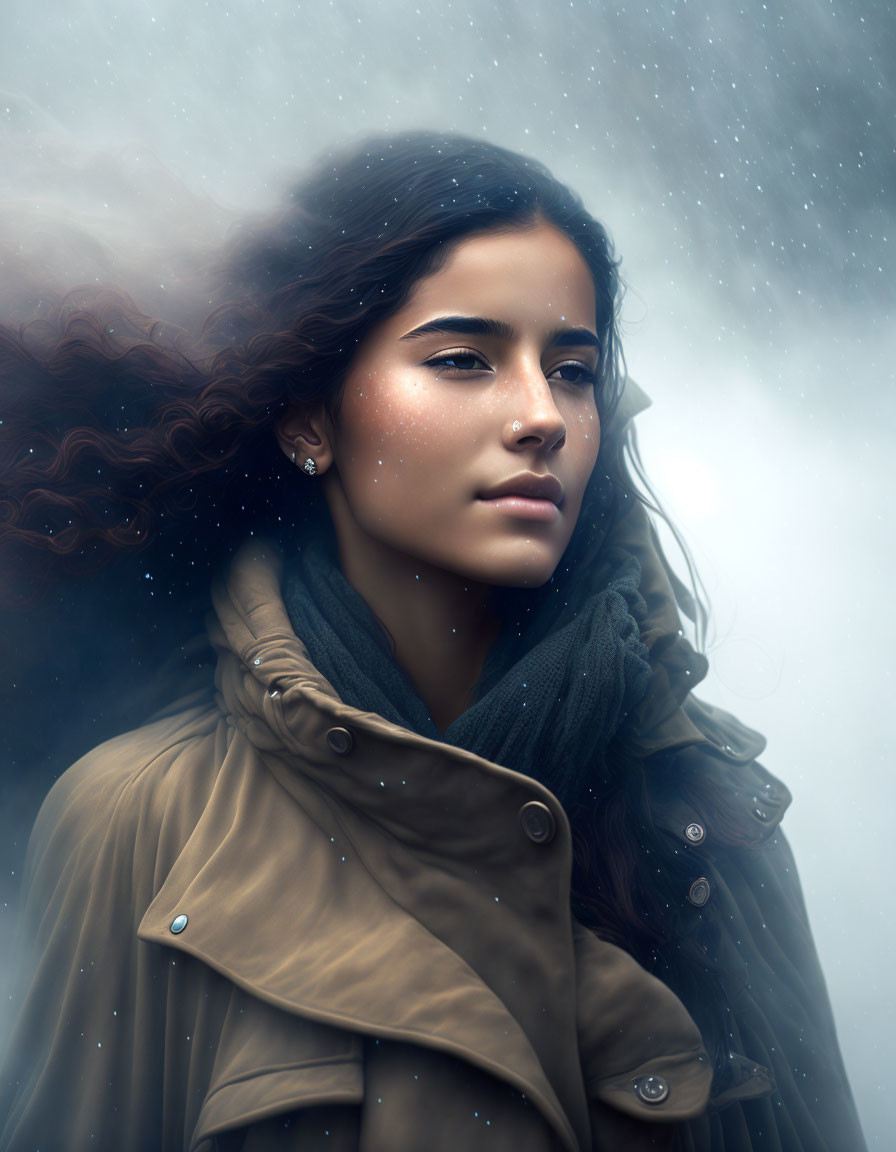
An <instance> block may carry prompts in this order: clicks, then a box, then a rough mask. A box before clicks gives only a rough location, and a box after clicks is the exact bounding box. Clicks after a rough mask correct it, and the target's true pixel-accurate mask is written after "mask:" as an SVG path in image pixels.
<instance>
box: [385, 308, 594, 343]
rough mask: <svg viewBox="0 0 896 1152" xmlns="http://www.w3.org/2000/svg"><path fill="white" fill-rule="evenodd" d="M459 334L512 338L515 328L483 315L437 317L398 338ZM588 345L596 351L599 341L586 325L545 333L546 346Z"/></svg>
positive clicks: (414, 338) (501, 338)
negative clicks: (546, 337) (546, 336)
mask: <svg viewBox="0 0 896 1152" xmlns="http://www.w3.org/2000/svg"><path fill="white" fill-rule="evenodd" d="M457 333H462V334H464V335H466V336H494V337H497V339H499V340H513V339H514V337H515V336H516V330H515V329H514V328H513V326H512V325H510V324H507V323H505V322H504V321H503V320H489V319H486V317H484V316H438V317H437V318H436V319H435V320H429V321H428V322H427V323H426V324H421V325H420V327H419V328H412V329H411V331H410V332H406V333H405V334H404V336H402V337H401V339H402V340H417V339H419V338H420V337H421V336H433V335H445V336H450V335H454V334H457ZM570 344H573V345H576V346H579V345H582V344H585V345H588V346H589V347H591V348H596V349H597V350H598V352H599V351H600V340H599V339H598V337H597V336H595V334H594V333H593V332H592V331H591V330H590V329H589V328H565V327H560V328H555V329H554V330H553V331H552V332H549V333H548V346H549V347H557V346H564V345H570Z"/></svg>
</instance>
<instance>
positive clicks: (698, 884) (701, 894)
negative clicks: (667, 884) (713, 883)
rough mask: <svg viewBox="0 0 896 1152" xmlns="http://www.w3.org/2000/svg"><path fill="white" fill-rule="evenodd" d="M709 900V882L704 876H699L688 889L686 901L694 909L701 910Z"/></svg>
mask: <svg viewBox="0 0 896 1152" xmlns="http://www.w3.org/2000/svg"><path fill="white" fill-rule="evenodd" d="M708 899H709V881H708V880H707V879H706V877H705V876H699V877H698V878H697V879H696V880H695V881H694V883H693V884H692V885H691V886H690V888H689V889H688V900H690V902H691V903H692V904H693V905H694V907H695V908H702V907H703V905H704V904H705V903H706V901H707V900H708Z"/></svg>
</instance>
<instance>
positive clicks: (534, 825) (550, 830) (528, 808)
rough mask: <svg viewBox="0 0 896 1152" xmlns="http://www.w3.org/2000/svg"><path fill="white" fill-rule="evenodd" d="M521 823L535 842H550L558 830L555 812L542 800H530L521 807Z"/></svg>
mask: <svg viewBox="0 0 896 1152" xmlns="http://www.w3.org/2000/svg"><path fill="white" fill-rule="evenodd" d="M520 824H522V826H523V831H524V832H525V833H526V835H527V836H528V837H529V839H530V840H531V841H532V842H533V843H535V844H548V843H550V841H551V840H553V839H554V835H555V833H556V831H557V822H556V821H555V820H554V813H553V812H552V811H551V810H550V808H548V806H547V804H542V803H541V801H540V800H530V801H529V802H528V803H527V804H524V805H523V806H522V808H520Z"/></svg>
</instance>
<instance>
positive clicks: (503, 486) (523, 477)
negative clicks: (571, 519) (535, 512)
mask: <svg viewBox="0 0 896 1152" xmlns="http://www.w3.org/2000/svg"><path fill="white" fill-rule="evenodd" d="M503 496H521V497H523V498H524V499H526V500H547V501H549V502H550V503H551V504H556V505H557V507H558V508H559V506H560V505H561V504H562V503H563V485H562V484H561V483H560V481H559V480H558V479H557V477H556V476H551V475H547V476H538V475H537V474H536V473H535V472H521V473H519V475H517V476H511V477H510V478H509V479H508V480H502V481H501V483H500V484H495V485H494V486H493V487H491V488H488V489H486V491H485V492H482V493H480V495H479V499H480V500H499V499H501V497H503Z"/></svg>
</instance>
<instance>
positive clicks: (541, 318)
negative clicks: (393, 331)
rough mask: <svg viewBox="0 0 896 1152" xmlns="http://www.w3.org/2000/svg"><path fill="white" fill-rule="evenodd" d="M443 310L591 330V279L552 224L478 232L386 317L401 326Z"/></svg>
mask: <svg viewBox="0 0 896 1152" xmlns="http://www.w3.org/2000/svg"><path fill="white" fill-rule="evenodd" d="M446 310H448V311H450V312H452V313H460V314H468V315H474V316H489V317H494V318H496V319H506V320H509V321H511V323H515V324H520V323H522V324H526V323H530V324H539V323H543V324H544V325H545V326H548V327H551V328H554V327H556V326H557V325H558V324H559V323H562V322H565V323H568V324H569V325H571V326H583V327H593V325H594V322H595V294H594V283H593V281H592V278H591V272H590V270H589V268H588V265H587V264H586V263H585V259H584V257H583V256H582V254H581V252H579V250H578V248H577V247H576V245H575V244H574V243H573V241H572V240H570V238H569V237H568V236H567V235H566V234H565V233H564V232H561V231H560V229H558V228H555V227H554V226H553V225H551V224H546V223H539V224H535V225H532V226H531V227H529V228H526V229H519V230H514V231H512V232H482V233H477V234H476V235H473V236H468V237H466V238H464V239H463V240H459V241H458V242H457V243H456V244H455V245H454V246H453V248H452V250H451V253H450V255H449V256H448V259H447V260H446V261H445V264H444V265H443V266H442V267H441V268H440V269H439V270H438V271H437V272H434V273H432V274H431V275H429V276H425V277H424V278H423V279H422V280H420V281H419V282H418V283H417V284H416V285H415V287H414V290H413V291H412V293H411V295H410V297H409V298H408V301H407V303H406V304H405V305H404V307H403V308H402V309H401V311H400V312H399V313H398V314H397V315H396V316H395V317H394V318H393V319H394V320H395V321H396V322H397V326H398V327H400V326H401V325H402V324H407V323H416V322H420V321H421V320H426V319H427V318H429V316H428V314H429V313H432V314H433V315H435V314H437V313H439V312H445V311H446Z"/></svg>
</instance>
